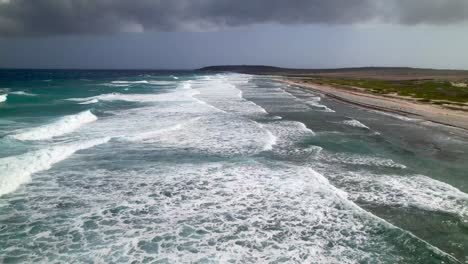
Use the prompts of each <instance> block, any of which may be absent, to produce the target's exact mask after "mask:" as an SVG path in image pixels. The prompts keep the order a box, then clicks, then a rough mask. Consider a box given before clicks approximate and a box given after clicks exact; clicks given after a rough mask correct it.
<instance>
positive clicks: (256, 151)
mask: <svg viewBox="0 0 468 264" xmlns="http://www.w3.org/2000/svg"><path fill="white" fill-rule="evenodd" d="M0 76H1V78H0V84H1V85H0V88H1V89H2V90H1V92H0V94H3V97H2V96H0V99H1V98H4V99H5V100H2V101H3V102H0V137H1V139H0V195H1V196H0V259H1V260H2V261H3V262H5V263H15V262H47V263H48V262H98V263H99V262H105V263H107V262H111V263H116V262H120V263H129V262H133V261H134V262H135V263H139V262H144V263H464V262H466V261H467V260H468V259H467V258H466V256H467V255H468V253H467V251H468V223H467V221H468V195H467V192H468V181H467V176H468V175H467V172H468V146H467V145H468V144H466V142H467V140H468V136H467V134H466V132H464V131H461V130H457V129H453V128H448V127H444V126H439V125H435V124H431V123H428V122H424V121H423V120H420V119H418V118H415V117H402V116H398V115H393V114H386V113H380V112H375V111H370V110H365V109H361V108H357V107H353V106H350V105H346V104H342V103H340V102H336V101H333V100H329V99H327V98H321V97H320V96H319V95H317V94H313V93H311V92H308V91H305V90H302V89H300V88H296V87H288V86H286V85H285V84H282V83H280V82H278V81H276V80H275V79H274V78H270V77H255V76H249V75H240V74H209V73H199V72H188V71H187V72H181V71H179V72H168V71H165V72H154V71H153V72H151V71H146V72H144V71H2V72H0ZM5 95H6V96H5Z"/></svg>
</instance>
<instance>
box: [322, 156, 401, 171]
mask: <svg viewBox="0 0 468 264" xmlns="http://www.w3.org/2000/svg"><path fill="white" fill-rule="evenodd" d="M319 158H320V159H322V160H324V161H326V162H329V163H333V162H338V163H344V164H350V165H364V166H377V167H389V168H399V169H406V166H405V165H403V164H400V163H397V162H395V161H393V160H392V159H386V158H380V157H373V156H369V155H359V154H350V153H334V154H331V153H322V154H321V156H320V157H319Z"/></svg>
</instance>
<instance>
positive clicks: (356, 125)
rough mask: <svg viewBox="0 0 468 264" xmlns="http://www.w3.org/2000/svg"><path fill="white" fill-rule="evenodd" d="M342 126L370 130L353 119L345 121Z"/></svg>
mask: <svg viewBox="0 0 468 264" xmlns="http://www.w3.org/2000/svg"><path fill="white" fill-rule="evenodd" d="M343 124H345V125H348V126H352V127H359V128H365V129H370V128H369V127H368V126H366V125H364V124H363V123H361V122H359V121H358V120H355V119H352V120H345V121H343Z"/></svg>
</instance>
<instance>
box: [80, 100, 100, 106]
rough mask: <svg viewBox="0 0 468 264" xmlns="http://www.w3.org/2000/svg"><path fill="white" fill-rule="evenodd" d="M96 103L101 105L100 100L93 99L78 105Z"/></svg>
mask: <svg viewBox="0 0 468 264" xmlns="http://www.w3.org/2000/svg"><path fill="white" fill-rule="evenodd" d="M95 103H99V100H98V99H96V98H95V99H91V100H88V101H84V102H81V103H78V104H83V105H84V104H95Z"/></svg>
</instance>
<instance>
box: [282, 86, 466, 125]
mask: <svg viewBox="0 0 468 264" xmlns="http://www.w3.org/2000/svg"><path fill="white" fill-rule="evenodd" d="M282 81H283V82H285V83H287V84H289V85H295V86H300V87H303V88H306V89H310V90H313V91H314V92H318V93H320V94H323V95H326V96H328V97H331V98H334V99H337V100H340V101H344V102H347V103H351V104H355V105H359V106H362V107H367V108H372V109H377V110H382V111H387V112H393V113H398V114H403V115H410V116H417V117H418V118H422V119H424V120H427V121H431V122H435V123H439V124H444V125H448V126H453V127H457V128H462V129H465V130H468V112H465V111H458V110H451V109H447V108H444V107H441V106H437V105H432V104H425V103H419V102H414V101H410V100H405V99H404V98H397V97H390V96H378V95H374V94H370V93H367V92H360V91H359V90H353V91H351V90H345V89H340V88H336V87H332V86H329V85H320V84H311V83H306V82H304V81H302V80H294V79H284V80H282Z"/></svg>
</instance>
